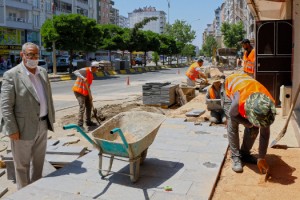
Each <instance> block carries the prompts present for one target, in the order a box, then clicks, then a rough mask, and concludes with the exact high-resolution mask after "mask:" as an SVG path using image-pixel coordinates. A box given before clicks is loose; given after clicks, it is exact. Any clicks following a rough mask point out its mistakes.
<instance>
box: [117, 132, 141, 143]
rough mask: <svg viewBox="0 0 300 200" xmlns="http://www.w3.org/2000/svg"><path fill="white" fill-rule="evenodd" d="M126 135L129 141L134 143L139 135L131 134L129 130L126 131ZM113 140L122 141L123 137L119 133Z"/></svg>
mask: <svg viewBox="0 0 300 200" xmlns="http://www.w3.org/2000/svg"><path fill="white" fill-rule="evenodd" d="M124 137H125V139H126V141H127V143H134V142H136V141H137V137H136V136H135V135H134V134H131V133H128V132H125V133H124ZM113 141H114V142H117V143H122V139H121V137H120V136H119V135H118V136H117V137H116V138H115V139H114V140H113Z"/></svg>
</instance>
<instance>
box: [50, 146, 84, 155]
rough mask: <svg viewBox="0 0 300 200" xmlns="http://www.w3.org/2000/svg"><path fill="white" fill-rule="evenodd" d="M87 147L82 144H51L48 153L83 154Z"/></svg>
mask: <svg viewBox="0 0 300 200" xmlns="http://www.w3.org/2000/svg"><path fill="white" fill-rule="evenodd" d="M85 150H86V147H81V146H49V147H48V148H47V149H46V154H62V155H79V156H83V154H84V152H85Z"/></svg>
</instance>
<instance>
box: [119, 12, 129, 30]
mask: <svg viewBox="0 0 300 200" xmlns="http://www.w3.org/2000/svg"><path fill="white" fill-rule="evenodd" d="M119 26H120V27H122V28H129V19H128V18H127V17H124V16H122V15H120V16H119Z"/></svg>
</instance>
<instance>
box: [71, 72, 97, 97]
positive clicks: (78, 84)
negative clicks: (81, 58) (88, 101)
mask: <svg viewBox="0 0 300 200" xmlns="http://www.w3.org/2000/svg"><path fill="white" fill-rule="evenodd" d="M86 79H87V84H88V87H90V86H91V84H92V82H93V79H94V76H93V73H92V72H91V71H90V68H89V67H86ZM72 90H73V91H74V92H77V93H79V94H82V95H83V96H87V95H89V91H88V90H87V88H86V86H85V83H84V81H83V79H81V78H80V77H77V79H76V81H75V83H74V86H73V88H72Z"/></svg>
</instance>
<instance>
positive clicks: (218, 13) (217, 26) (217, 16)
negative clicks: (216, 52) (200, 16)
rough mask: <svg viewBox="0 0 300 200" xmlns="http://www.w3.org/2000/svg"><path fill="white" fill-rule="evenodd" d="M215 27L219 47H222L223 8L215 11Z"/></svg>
mask: <svg viewBox="0 0 300 200" xmlns="http://www.w3.org/2000/svg"><path fill="white" fill-rule="evenodd" d="M213 25H214V31H215V38H216V41H217V43H218V46H221V43H222V34H221V8H220V7H218V8H217V9H216V10H215V19H214V23H213Z"/></svg>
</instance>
